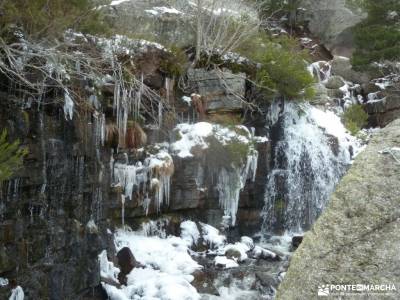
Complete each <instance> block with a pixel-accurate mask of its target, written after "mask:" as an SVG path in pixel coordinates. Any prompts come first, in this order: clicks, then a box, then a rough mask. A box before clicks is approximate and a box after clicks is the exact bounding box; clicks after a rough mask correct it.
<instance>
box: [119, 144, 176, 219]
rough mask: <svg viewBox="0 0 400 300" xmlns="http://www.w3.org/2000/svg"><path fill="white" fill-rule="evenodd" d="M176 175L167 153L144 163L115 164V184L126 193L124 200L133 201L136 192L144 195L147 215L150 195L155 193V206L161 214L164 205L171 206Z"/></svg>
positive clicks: (153, 156)
mask: <svg viewBox="0 0 400 300" xmlns="http://www.w3.org/2000/svg"><path fill="white" fill-rule="evenodd" d="M173 173H174V163H173V160H172V157H171V156H170V155H169V154H168V153H167V152H165V151H160V152H158V153H157V154H155V155H150V156H149V157H148V158H146V159H145V161H144V163H141V162H137V163H136V164H133V165H129V164H128V163H115V164H114V182H115V185H120V186H121V187H122V189H123V191H124V195H123V196H124V199H132V194H133V192H134V191H139V192H141V193H142V194H143V195H144V198H143V199H142V206H143V209H144V210H145V212H146V214H147V213H148V210H149V205H150V198H149V194H151V192H154V205H155V207H156V209H157V211H158V212H159V211H160V209H161V206H162V205H163V204H166V205H169V196H170V186H171V176H172V175H173Z"/></svg>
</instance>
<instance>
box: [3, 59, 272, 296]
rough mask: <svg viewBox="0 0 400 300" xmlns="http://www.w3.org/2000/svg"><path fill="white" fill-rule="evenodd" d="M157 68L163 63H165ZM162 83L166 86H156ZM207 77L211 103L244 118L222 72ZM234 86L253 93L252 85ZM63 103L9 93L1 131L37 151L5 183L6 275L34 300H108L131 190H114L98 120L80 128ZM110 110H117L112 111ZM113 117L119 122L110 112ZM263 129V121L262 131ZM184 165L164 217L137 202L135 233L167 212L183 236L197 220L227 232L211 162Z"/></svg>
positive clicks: (255, 190) (252, 224)
mask: <svg viewBox="0 0 400 300" xmlns="http://www.w3.org/2000/svg"><path fill="white" fill-rule="evenodd" d="M149 61H151V62H153V65H154V61H155V60H149ZM153 65H151V66H148V67H147V68H146V70H149V71H148V72H147V73H144V78H143V79H144V81H145V82H148V84H149V85H150V86H152V87H153V88H154V89H155V90H157V88H158V90H157V92H159V93H162V92H163V90H164V89H165V87H164V86H165V84H164V82H165V81H166V80H167V78H165V76H164V75H163V74H160V72H159V71H158V67H157V66H153ZM156 77H157V78H159V80H158V81H160V82H161V84H159V85H157V84H155V83H154V78H156ZM202 78H203V79H204V82H203V85H202V89H203V90H202V92H204V95H205V96H207V95H208V93H207V92H206V91H209V93H210V94H211V93H213V92H214V91H217V92H218V93H216V94H213V98H212V99H213V101H214V102H213V103H217V106H218V109H221V110H223V111H225V112H226V111H228V112H229V111H232V110H233V111H235V113H237V112H238V111H239V113H240V110H241V107H240V103H239V104H238V105H237V106H235V107H231V106H229V103H230V101H226V100H227V99H226V98H225V96H224V95H225V94H224V92H223V91H224V87H223V86H222V83H221V82H219V81H217V82H216V81H215V79H216V78H215V75H212V74H211V75H207V73H205V74H203V77H202ZM0 80H1V78H0ZM234 83H235V84H236V85H237V86H238V89H239V90H240V92H242V93H243V94H244V93H245V86H244V80H239V82H237V81H234ZM170 90H171V91H170V92H171V94H170V97H171V99H170V100H171V103H174V104H176V107H178V108H179V107H180V106H179V105H181V107H180V109H182V110H184V111H185V114H189V112H188V111H189V110H190V109H193V108H192V107H189V108H188V106H187V105H186V104H185V103H180V102H182V101H180V99H179V98H178V97H175V95H174V93H175V92H176V91H175V90H174V85H173V84H171V87H170ZM193 92H199V91H198V90H194V91H193ZM54 97H55V96H52V95H49V96H48V97H47V98H46V99H44V100H43V102H42V105H43V107H41V108H39V107H38V106H37V104H36V103H33V104H32V106H29V107H28V106H23V107H21V105H20V102H18V101H17V100H18V99H17V96H16V95H14V91H13V90H12V89H11V90H10V92H2V93H0V100H1V103H2V105H0V128H7V130H8V133H9V135H10V137H11V138H13V139H15V138H18V139H19V140H20V141H21V143H22V145H24V146H25V147H27V148H28V149H29V154H28V156H27V157H26V159H25V161H24V167H23V168H22V169H21V170H20V171H18V173H17V174H15V176H14V177H13V178H12V179H11V180H9V181H6V182H3V183H2V186H1V194H0V277H5V278H9V279H13V278H15V279H16V280H17V284H18V285H21V286H22V287H23V289H24V292H25V297H26V299H103V298H102V297H103V296H104V295H102V290H101V288H100V287H99V285H100V271H99V266H98V255H99V253H100V252H101V251H102V250H103V249H107V252H108V253H109V255H110V257H113V256H114V255H113V254H114V252H113V251H114V249H113V248H114V246H113V242H112V236H111V234H108V233H107V232H110V231H108V230H107V229H111V230H112V229H113V228H115V227H116V226H121V222H122V221H121V217H122V213H121V193H120V192H118V189H116V188H112V167H110V164H111V163H112V159H111V157H112V149H111V147H110V145H106V146H101V145H99V143H98V142H97V139H98V137H96V136H95V132H96V130H94V129H95V126H96V123H95V119H93V116H92V114H91V113H88V114H85V113H83V112H80V113H77V112H75V114H74V117H73V120H72V121H71V120H66V118H65V116H64V111H63V107H62V105H61V104H60V103H59V102H57V101H54ZM13 100H15V101H13ZM210 103H211V102H210ZM224 103H226V105H224ZM214 108H215V107H214ZM103 109H104V111H107V107H106V106H105V107H103ZM106 114H107V112H106ZM191 114H192V113H190V115H191ZM107 118H109V119H111V118H112V116H111V115H109V114H107ZM180 121H187V120H186V119H185V120H180ZM190 121H193V120H190ZM263 126H264V124H263V123H261V124H259V128H257V130H260V128H261V129H262V128H263ZM150 131H151V130H150V129H149V132H148V133H149V136H150ZM164 131H166V130H153V133H154V134H152V135H151V137H150V142H149V143H150V144H152V143H156V142H161V141H166V140H167V141H170V142H171V141H173V138H171V137H168V135H166V134H165V133H164ZM260 134H262V133H260ZM260 147H261V148H260V151H259V152H260V156H259V166H260V167H259V169H258V173H257V176H256V180H255V182H252V183H249V184H248V185H247V187H246V188H245V189H244V190H243V191H242V193H241V200H240V203H239V207H240V208H239V211H238V215H237V218H238V224H240V225H239V226H237V227H236V231H237V232H238V233H239V232H242V234H245V233H247V231H249V230H252V229H254V231H255V230H258V229H259V228H260V226H261V225H260V224H261V217H260V211H261V210H262V207H263V204H264V201H263V193H264V188H265V187H264V185H265V184H264V178H265V177H266V173H267V172H268V163H267V158H266V156H267V153H268V151H267V147H268V145H267V144H261V145H260ZM125 153H126V154H129V157H130V156H131V154H132V153H130V151H127V150H126V149H125V150H121V151H120V153H119V154H118V155H117V154H116V153H114V157H115V161H116V162H117V161H118V159H119V157H122V156H123V155H124V154H125ZM174 163H175V173H174V175H173V177H172V179H171V181H172V183H171V193H170V195H171V201H170V203H169V205H164V206H163V207H161V211H160V212H157V209H156V207H155V206H154V205H153V204H152V205H151V206H150V208H149V213H148V214H147V215H146V212H145V210H144V209H143V207H141V206H140V205H139V204H138V202H137V201H135V200H132V201H131V200H127V201H126V204H125V222H126V224H129V225H131V226H132V227H134V226H135V225H140V224H141V222H142V221H143V220H144V219H149V218H158V217H159V216H160V215H161V214H163V215H165V216H167V217H171V218H173V219H175V220H177V222H175V223H174V222H171V223H172V225H171V226H174V224H175V225H176V224H178V229H177V230H179V220H180V219H183V218H188V217H190V216H192V217H193V218H195V219H196V220H200V221H203V222H206V223H208V224H213V225H216V226H219V224H220V222H221V220H222V215H223V210H221V209H220V206H219V202H218V191H217V189H216V184H215V181H214V180H213V178H212V177H211V176H210V174H212V172H211V166H207V157H206V156H201V155H200V156H198V157H196V158H187V159H180V158H178V157H174ZM199 186H201V187H203V189H199ZM172 231H173V230H172ZM254 231H253V232H254ZM9 293H10V290H9V288H8V287H6V288H0V298H1V299H6V298H7V297H8V295H9Z"/></svg>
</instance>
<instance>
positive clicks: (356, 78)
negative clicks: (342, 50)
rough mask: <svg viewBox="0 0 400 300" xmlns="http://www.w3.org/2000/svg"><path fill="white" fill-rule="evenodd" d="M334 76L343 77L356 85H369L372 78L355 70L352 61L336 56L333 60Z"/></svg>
mask: <svg viewBox="0 0 400 300" xmlns="http://www.w3.org/2000/svg"><path fill="white" fill-rule="evenodd" d="M332 75H336V76H341V77H343V79H345V80H347V81H351V82H354V83H359V84H362V83H368V82H370V80H371V78H370V77H369V76H368V75H367V74H366V73H360V72H357V71H355V70H353V67H352V65H351V62H350V59H349V58H347V57H344V56H335V57H334V58H333V60H332Z"/></svg>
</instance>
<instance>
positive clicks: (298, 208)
mask: <svg viewBox="0 0 400 300" xmlns="http://www.w3.org/2000/svg"><path fill="white" fill-rule="evenodd" d="M268 121H269V124H270V132H271V140H272V171H271V172H270V174H269V177H268V180H267V187H266V194H265V206H264V210H263V218H264V224H263V232H273V231H281V232H282V231H289V232H299V231H302V230H304V229H307V228H309V226H310V225H311V224H313V223H314V221H315V220H316V218H317V217H318V216H319V215H320V213H321V211H322V210H323V209H324V207H325V205H326V203H327V201H328V199H329V196H330V194H331V193H332V192H333V190H334V188H335V186H336V184H337V183H338V182H339V180H340V178H341V177H342V176H343V175H344V173H345V172H346V170H347V168H348V166H349V165H350V164H351V159H352V157H351V156H352V154H353V152H354V151H355V150H356V149H355V148H356V145H355V144H356V140H355V138H353V137H352V136H350V135H349V134H347V133H346V130H345V128H344V127H343V125H342V124H341V122H340V118H339V117H337V116H336V115H335V114H334V113H332V112H324V111H322V110H319V109H317V108H315V107H312V106H310V105H307V104H296V103H275V104H274V105H273V106H272V109H271V112H270V115H269V117H268ZM272 134H273V135H274V136H272Z"/></svg>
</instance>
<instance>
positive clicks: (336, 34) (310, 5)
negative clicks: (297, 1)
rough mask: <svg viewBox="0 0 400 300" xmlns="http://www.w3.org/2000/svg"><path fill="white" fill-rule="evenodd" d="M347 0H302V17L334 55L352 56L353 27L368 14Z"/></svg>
mask: <svg viewBox="0 0 400 300" xmlns="http://www.w3.org/2000/svg"><path fill="white" fill-rule="evenodd" d="M347 4H348V3H347V1H346V0H302V2H301V6H302V7H303V8H305V10H302V14H301V17H300V18H301V19H302V20H303V21H305V22H306V23H308V28H309V30H310V31H311V33H312V34H313V35H315V36H318V37H319V38H320V39H321V41H322V43H323V44H324V45H325V46H326V47H327V48H328V50H330V51H331V52H332V53H333V54H334V55H345V56H350V55H351V53H352V51H353V34H352V27H353V26H354V25H356V24H358V23H359V22H360V21H361V20H362V19H363V18H364V17H365V16H366V15H365V14H364V13H363V12H362V11H360V10H356V9H351V8H350V7H349V6H348V5H347Z"/></svg>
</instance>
